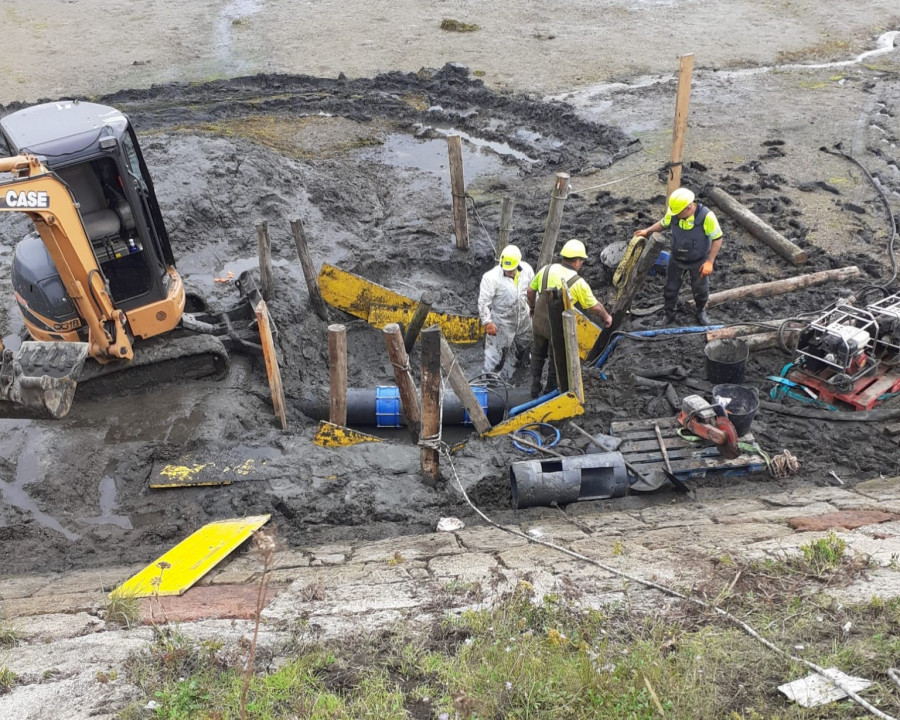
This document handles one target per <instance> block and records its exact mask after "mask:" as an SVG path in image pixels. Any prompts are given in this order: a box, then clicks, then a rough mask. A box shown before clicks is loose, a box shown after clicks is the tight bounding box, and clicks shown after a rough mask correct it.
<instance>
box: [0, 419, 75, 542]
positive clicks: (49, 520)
mask: <svg viewBox="0 0 900 720" xmlns="http://www.w3.org/2000/svg"><path fill="white" fill-rule="evenodd" d="M32 425H33V424H32V423H30V422H26V423H24V427H23V428H22V429H21V431H20V433H21V434H19V433H13V434H12V435H11V436H10V438H9V440H10V442H7V443H2V446H0V452H2V453H3V455H4V456H5V457H7V458H9V459H10V460H12V461H13V462H15V464H16V477H15V479H14V480H13V482H11V483H8V482H5V481H3V480H0V499H2V500H3V502H5V503H6V504H8V505H11V506H12V507H14V508H18V509H19V510H22V511H24V512H27V513H30V514H31V516H32V517H33V518H34V520H35V522H37V523H38V524H40V525H43V526H44V527H47V528H50V529H51V530H55V531H56V532H58V533H60V534H61V535H62V536H63V537H65V538H66V539H67V540H72V541H74V540H79V539H80V538H81V536H80V535H78V534H77V533H74V532H72V531H71V530H69V529H67V528H66V527H64V526H63V525H62V523H60V522H59V520H57V519H56V518H55V517H53V516H52V515H48V514H47V513H45V512H44V511H43V510H41V509H40V508H39V507H38V506H37V503H36V502H35V501H34V500H33V499H32V498H31V496H30V495H29V494H28V493H27V492H26V490H25V486H26V485H30V484H32V483H36V482H40V481H41V480H43V479H44V473H43V471H42V469H41V461H40V454H39V452H41V451H45V450H46V447H47V444H45V438H44V434H43V433H40V432H38V433H35V432H34V428H33V427H32ZM16 435H18V437H15V436H16ZM8 446H9V447H8ZM14 448H15V449H18V453H16V452H15V450H14ZM10 450H12V452H10Z"/></svg>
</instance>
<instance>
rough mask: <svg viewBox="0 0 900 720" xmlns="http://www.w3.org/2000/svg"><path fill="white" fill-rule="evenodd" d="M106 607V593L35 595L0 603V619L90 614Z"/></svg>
mask: <svg viewBox="0 0 900 720" xmlns="http://www.w3.org/2000/svg"><path fill="white" fill-rule="evenodd" d="M105 605H106V593H103V592H100V591H95V592H84V593H75V594H72V595H43V594H42V595H35V596H33V597H27V598H13V599H11V600H4V601H3V602H0V617H3V618H17V617H22V616H25V615H46V614H50V613H74V612H91V611H93V610H94V609H100V608H103V607H104V606H105Z"/></svg>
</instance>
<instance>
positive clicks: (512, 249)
mask: <svg viewBox="0 0 900 720" xmlns="http://www.w3.org/2000/svg"><path fill="white" fill-rule="evenodd" d="M521 259H522V251H521V250H519V248H517V247H516V246H515V245H507V246H506V247H505V248H503V250H502V251H501V253H500V267H502V268H503V269H504V270H515V269H516V268H517V267H519V261H520V260H521Z"/></svg>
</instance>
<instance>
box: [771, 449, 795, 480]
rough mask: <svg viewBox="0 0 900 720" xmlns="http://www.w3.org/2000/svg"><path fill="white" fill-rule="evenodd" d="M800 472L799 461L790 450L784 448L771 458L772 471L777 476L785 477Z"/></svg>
mask: <svg viewBox="0 0 900 720" xmlns="http://www.w3.org/2000/svg"><path fill="white" fill-rule="evenodd" d="M798 472H800V461H799V460H798V459H797V457H796V456H795V455H791V451H790V450H784V451H782V452H781V454H779V455H776V456H775V457H773V458H772V473H773V474H774V475H775V477H777V478H786V477H790V476H791V475H796V474H797V473H798Z"/></svg>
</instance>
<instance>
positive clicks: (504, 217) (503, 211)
mask: <svg viewBox="0 0 900 720" xmlns="http://www.w3.org/2000/svg"><path fill="white" fill-rule="evenodd" d="M513 204H514V203H513V199H512V198H511V197H504V198H503V199H502V200H501V201H500V238H499V239H498V240H497V253H496V257H495V258H494V260H499V259H500V251H501V250H503V248H505V247H506V246H507V245H509V232H510V230H511V229H512V214H513Z"/></svg>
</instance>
